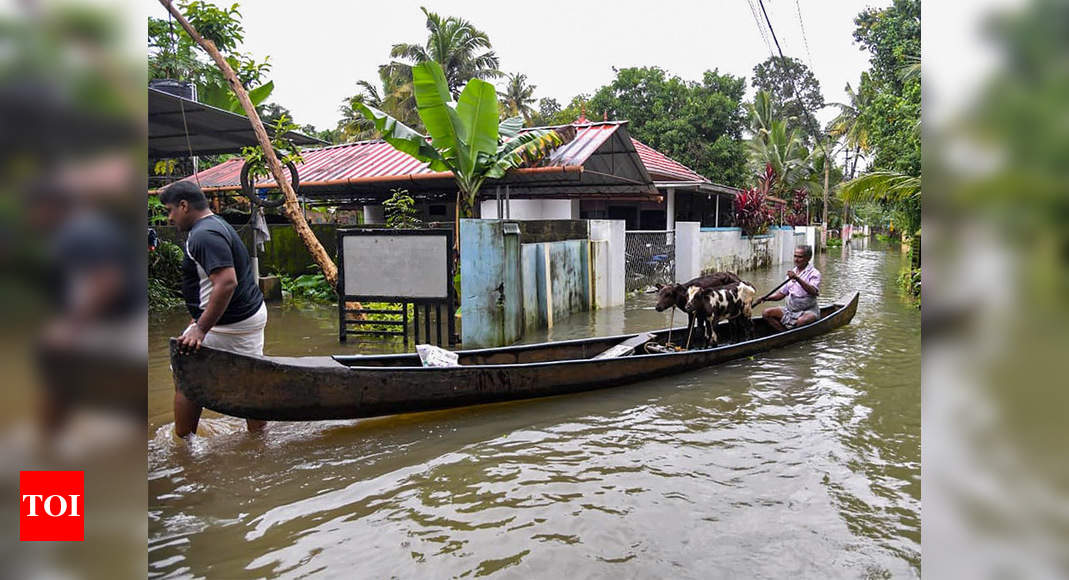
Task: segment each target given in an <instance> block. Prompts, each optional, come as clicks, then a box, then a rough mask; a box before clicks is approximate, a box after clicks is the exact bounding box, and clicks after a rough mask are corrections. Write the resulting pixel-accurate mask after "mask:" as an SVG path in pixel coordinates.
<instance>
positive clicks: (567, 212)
mask: <svg viewBox="0 0 1069 580" xmlns="http://www.w3.org/2000/svg"><path fill="white" fill-rule="evenodd" d="M502 205H504V201H502ZM480 211H481V212H482V213H480V214H479V215H481V216H482V217H483V219H498V217H500V216H498V214H497V200H496V199H489V200H485V201H483V202H482V204H481V205H480ZM508 216H509V217H508V219H513V220H574V219H579V200H578V199H511V200H509V211H508Z"/></svg>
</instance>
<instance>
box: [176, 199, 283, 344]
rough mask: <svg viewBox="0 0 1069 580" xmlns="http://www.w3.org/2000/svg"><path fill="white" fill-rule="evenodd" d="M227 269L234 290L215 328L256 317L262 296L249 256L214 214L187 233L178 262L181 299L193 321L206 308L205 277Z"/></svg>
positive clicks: (208, 286) (207, 287)
mask: <svg viewBox="0 0 1069 580" xmlns="http://www.w3.org/2000/svg"><path fill="white" fill-rule="evenodd" d="M228 267H233V268H234V273H235V274H236V276H237V279H238V286H237V288H235V289H234V295H233V296H232V297H231V298H230V304H229V305H227V307H226V310H225V311H224V312H223V316H222V317H221V318H220V319H219V321H218V322H217V323H216V324H233V323H235V322H240V321H242V320H245V319H246V318H248V317H250V316H252V315H253V314H256V312H257V311H258V310H259V309H260V305H261V304H263V301H264V296H263V294H262V293H261V292H260V287H259V286H258V285H257V284H256V280H255V279H253V275H252V261H251V260H250V259H249V252H248V250H246V249H245V244H244V243H243V242H242V241H241V238H240V237H239V236H238V233H237V232H236V231H234V228H233V227H231V226H230V224H228V223H226V222H225V221H223V219H222V218H220V217H219V216H217V215H215V214H212V215H209V216H207V217H205V218H201V219H200V220H198V221H197V223H195V224H193V229H192V230H190V232H189V237H188V238H187V239H186V258H185V260H184V261H183V262H182V296H183V297H184V298H185V301H186V308H188V309H189V314H190V315H191V316H192V317H193V319H194V320H196V319H199V318H200V315H201V314H204V309H205V308H207V307H208V298H209V297H210V296H211V294H212V290H213V289H214V286H213V284H212V280H211V278H210V277H209V275H210V274H211V273H212V272H214V271H216V270H218V269H220V268H228Z"/></svg>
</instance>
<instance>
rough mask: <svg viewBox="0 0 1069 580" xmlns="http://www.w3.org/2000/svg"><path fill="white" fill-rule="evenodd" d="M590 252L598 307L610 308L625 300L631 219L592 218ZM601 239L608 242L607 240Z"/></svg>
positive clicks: (595, 302)
mask: <svg viewBox="0 0 1069 580" xmlns="http://www.w3.org/2000/svg"><path fill="white" fill-rule="evenodd" d="M588 223H589V228H590V241H591V242H592V243H591V247H590V255H591V262H592V263H593V267H594V269H593V270H592V271H591V278H593V284H594V288H593V293H594V307H595V308H606V307H609V306H619V305H621V304H623V303H624V276H625V272H624V268H625V265H626V256H625V253H624V252H625V250H626V249H627V248H626V247H627V238H626V236H627V233H626V229H627V222H626V221H624V220H588ZM600 242H605V243H604V244H602V243H600Z"/></svg>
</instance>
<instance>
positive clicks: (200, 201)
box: [160, 181, 208, 209]
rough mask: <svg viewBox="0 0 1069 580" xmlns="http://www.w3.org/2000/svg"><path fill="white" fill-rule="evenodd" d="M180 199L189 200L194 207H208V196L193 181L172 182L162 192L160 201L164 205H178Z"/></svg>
mask: <svg viewBox="0 0 1069 580" xmlns="http://www.w3.org/2000/svg"><path fill="white" fill-rule="evenodd" d="M180 201H187V202H189V206H190V207H192V208H193V209H208V198H206V197H204V192H203V191H201V190H200V187H197V184H196V183H193V182H192V181H179V182H177V183H172V184H171V185H168V186H167V188H166V189H164V190H163V191H162V192H161V193H160V203H162V204H164V205H167V204H171V205H177V204H178V202H180Z"/></svg>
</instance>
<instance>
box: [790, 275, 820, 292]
mask: <svg viewBox="0 0 1069 580" xmlns="http://www.w3.org/2000/svg"><path fill="white" fill-rule="evenodd" d="M787 277H789V278H790V279H791V280H794V281H795V282H798V285H799V286H801V287H802V290H805V291H806V293H808V294H809V295H810V296H820V288H819V287H818V286H814V285H812V284H810V283H809V282H806V281H805V279H804V278H802V277H801V276H799V275H798V274H795V273H794V271H793V270H792V271H790V272H787ZM819 283H820V278H817V284H819Z"/></svg>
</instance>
